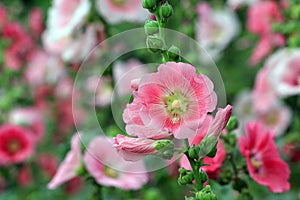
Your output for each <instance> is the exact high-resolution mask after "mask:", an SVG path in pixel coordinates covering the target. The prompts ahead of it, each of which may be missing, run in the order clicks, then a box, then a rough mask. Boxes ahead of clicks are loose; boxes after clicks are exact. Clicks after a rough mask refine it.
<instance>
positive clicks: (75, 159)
mask: <svg viewBox="0 0 300 200" xmlns="http://www.w3.org/2000/svg"><path fill="white" fill-rule="evenodd" d="M81 166H82V155H81V148H80V133H77V134H76V135H74V136H73V138H72V141H71V150H70V151H69V153H68V154H67V156H66V157H65V159H64V161H63V162H62V163H61V164H60V166H59V167H58V169H57V172H56V174H55V175H54V177H53V178H52V180H51V181H50V183H49V184H48V186H47V187H48V188H49V189H55V188H56V187H58V186H59V185H61V184H62V183H64V182H67V181H69V180H71V179H72V178H74V177H76V176H77V173H78V170H80V168H81Z"/></svg>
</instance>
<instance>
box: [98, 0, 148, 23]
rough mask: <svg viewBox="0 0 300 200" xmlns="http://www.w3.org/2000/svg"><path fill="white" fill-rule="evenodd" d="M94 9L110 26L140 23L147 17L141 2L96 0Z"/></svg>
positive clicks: (135, 0)
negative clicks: (122, 23)
mask: <svg viewBox="0 0 300 200" xmlns="http://www.w3.org/2000/svg"><path fill="white" fill-rule="evenodd" d="M96 8H97V11H98V12H99V14H100V15H102V16H103V17H104V18H105V19H106V20H107V21H108V22H109V23H111V24H116V23H120V22H124V21H128V22H138V23H141V22H144V21H145V20H146V19H147V17H148V15H149V13H148V12H147V10H146V9H144V8H143V7H142V1H141V0H121V1H115V0H97V1H96Z"/></svg>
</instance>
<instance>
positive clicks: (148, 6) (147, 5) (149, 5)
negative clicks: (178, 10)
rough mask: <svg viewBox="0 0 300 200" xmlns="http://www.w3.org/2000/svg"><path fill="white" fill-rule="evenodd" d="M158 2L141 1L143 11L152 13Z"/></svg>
mask: <svg viewBox="0 0 300 200" xmlns="http://www.w3.org/2000/svg"><path fill="white" fill-rule="evenodd" d="M157 4H158V0H143V2H142V6H143V8H145V9H148V10H149V11H150V12H153V11H154V10H155V9H156V6H157Z"/></svg>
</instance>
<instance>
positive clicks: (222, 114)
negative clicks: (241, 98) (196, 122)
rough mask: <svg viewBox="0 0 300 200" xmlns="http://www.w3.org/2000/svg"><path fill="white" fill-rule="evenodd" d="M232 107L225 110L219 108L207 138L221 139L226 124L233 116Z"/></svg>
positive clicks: (229, 106) (228, 106)
mask: <svg viewBox="0 0 300 200" xmlns="http://www.w3.org/2000/svg"><path fill="white" fill-rule="evenodd" d="M231 111H232V106H231V105H227V106H226V107H225V108H224V109H221V108H219V109H218V112H217V114H216V116H215V118H214V119H213V121H212V123H211V125H210V126H209V128H208V131H207V136H213V137H215V138H219V135H220V134H221V132H222V130H223V129H224V128H225V127H226V124H227V122H228V120H229V118H230V116H231Z"/></svg>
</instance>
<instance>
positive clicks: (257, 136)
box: [238, 122, 290, 193]
mask: <svg viewBox="0 0 300 200" xmlns="http://www.w3.org/2000/svg"><path fill="white" fill-rule="evenodd" d="M238 144H239V148H240V151H241V153H242V155H243V156H244V157H245V158H246V162H247V167H248V171H249V173H250V176H251V177H252V178H253V179H254V180H255V181H256V182H257V183H258V184H260V185H264V186H267V187H268V188H269V190H270V191H271V192H276V193H278V192H286V191H288V190H289V189H290V183H289V182H288V179H289V176H290V169H289V166H288V165H287V164H286V163H285V162H284V161H283V160H282V159H281V158H280V155H279V153H278V149H277V147H276V144H275V142H274V135H273V132H272V131H265V130H264V128H263V125H262V124H260V123H259V122H249V123H247V124H246V135H245V136H241V137H240V138H239V140H238Z"/></svg>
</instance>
